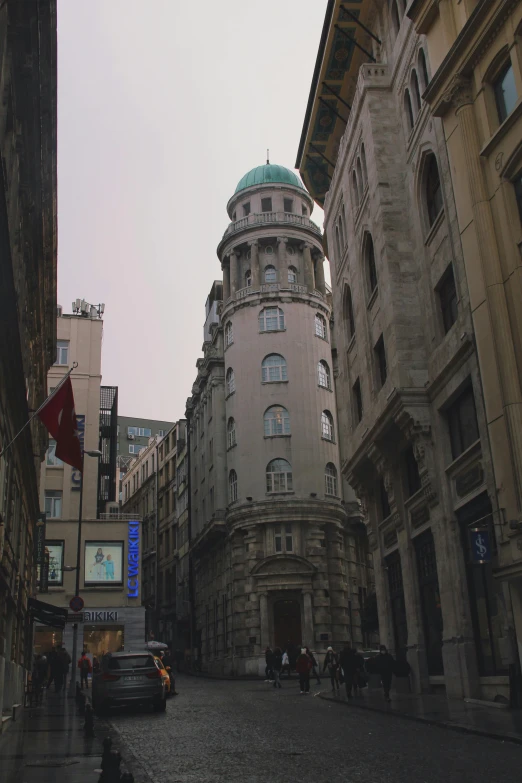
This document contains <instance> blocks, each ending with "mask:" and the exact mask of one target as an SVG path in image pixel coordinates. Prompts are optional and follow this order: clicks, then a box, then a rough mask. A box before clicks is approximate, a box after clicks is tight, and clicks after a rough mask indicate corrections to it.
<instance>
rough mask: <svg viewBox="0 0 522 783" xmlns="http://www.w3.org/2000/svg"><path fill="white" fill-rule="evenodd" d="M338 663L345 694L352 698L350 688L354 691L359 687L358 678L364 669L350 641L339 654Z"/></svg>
mask: <svg viewBox="0 0 522 783" xmlns="http://www.w3.org/2000/svg"><path fill="white" fill-rule="evenodd" d="M361 662H362V663H361ZM339 665H340V667H341V669H342V672H343V677H344V684H345V688H346V696H347V697H348V698H349V699H351V698H352V689H353V690H354V692H355V693H357V690H358V688H359V681H358V678H359V677H360V676H361V674H362V670H363V669H364V661H362V658H361V656H360V655H357V651H356V650H354V649H353V648H352V645H351V644H350V642H346V644H345V645H344V648H343V649H342V650H341V654H340V655H339Z"/></svg>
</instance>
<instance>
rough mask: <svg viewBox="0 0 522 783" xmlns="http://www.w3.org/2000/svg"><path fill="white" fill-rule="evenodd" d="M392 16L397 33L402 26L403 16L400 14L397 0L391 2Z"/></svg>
mask: <svg viewBox="0 0 522 783" xmlns="http://www.w3.org/2000/svg"><path fill="white" fill-rule="evenodd" d="M391 18H392V23H393V29H394V30H395V35H397V34H398V32H399V30H400V27H401V18H400V16H399V9H398V7H397V0H392V4H391Z"/></svg>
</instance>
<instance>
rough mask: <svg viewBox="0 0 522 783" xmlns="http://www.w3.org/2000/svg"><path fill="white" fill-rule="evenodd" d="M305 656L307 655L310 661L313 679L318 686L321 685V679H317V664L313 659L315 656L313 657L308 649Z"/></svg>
mask: <svg viewBox="0 0 522 783" xmlns="http://www.w3.org/2000/svg"><path fill="white" fill-rule="evenodd" d="M306 654H307V655H308V657H309V658H310V660H311V661H312V674H313V675H314V677H315V679H316V681H317V684H318V685H320V684H321V678H320V677H319V664H318V663H317V661H316V659H315V656H314V654H313V652H312V651H311V650H310V648H309V647H307V648H306Z"/></svg>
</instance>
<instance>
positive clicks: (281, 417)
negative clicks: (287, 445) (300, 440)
mask: <svg viewBox="0 0 522 783" xmlns="http://www.w3.org/2000/svg"><path fill="white" fill-rule="evenodd" d="M263 424H264V432H265V436H266V437H267V438H274V437H277V435H290V414H289V413H288V411H287V409H286V408H283V407H282V406H281V405H273V406H272V407H271V408H268V410H267V411H265V415H264V417H263Z"/></svg>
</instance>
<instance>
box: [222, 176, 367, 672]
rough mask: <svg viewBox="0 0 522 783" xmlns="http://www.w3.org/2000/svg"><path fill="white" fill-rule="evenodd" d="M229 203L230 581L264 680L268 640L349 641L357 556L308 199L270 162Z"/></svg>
mask: <svg viewBox="0 0 522 783" xmlns="http://www.w3.org/2000/svg"><path fill="white" fill-rule="evenodd" d="M227 210H228V214H229V217H230V219H231V221H232V222H231V223H230V225H229V226H228V228H227V230H226V231H225V234H224V236H223V239H222V240H221V242H220V243H219V246H218V249H217V253H218V256H219V259H220V261H221V267H222V271H223V304H222V311H221V319H220V320H221V326H222V328H223V349H224V375H225V400H224V405H225V425H226V476H227V482H228V505H227V508H226V514H225V523H226V530H227V537H228V541H229V546H230V555H231V558H230V560H231V564H232V567H229V571H228V577H227V579H228V581H229V582H230V584H229V586H228V588H227V589H228V590H229V598H230V600H231V601H232V605H231V612H232V615H233V617H232V621H231V622H232V624H233V632H232V633H233V639H231V644H232V645H233V647H234V650H235V651H236V658H235V664H234V666H235V671H236V672H237V673H245V672H255V673H256V674H257V673H258V671H259V670H260V668H261V669H262V668H264V653H263V651H264V649H265V647H266V646H267V645H270V646H271V647H274V646H279V647H283V648H284V647H285V646H286V645H287V642H288V641H290V642H291V643H292V644H293V645H295V646H296V647H298V646H299V645H300V644H301V643H303V644H307V645H309V646H310V647H311V648H312V649H315V650H318V651H323V650H325V649H326V647H327V646H328V645H329V644H332V643H333V644H340V643H342V642H343V641H345V640H346V639H350V638H351V630H353V629H352V628H351V618H350V616H349V605H350V598H351V595H350V593H351V590H352V588H351V587H350V585H352V584H354V583H355V582H356V579H355V578H354V577H353V573H352V571H351V568H352V566H353V567H355V565H354V564H355V557H353V556H352V555H351V554H350V553H353V546H352V543H353V538H351V534H350V533H349V532H348V527H349V521H348V516H347V513H346V510H345V505H344V503H343V500H342V488H341V479H340V476H341V470H340V464H339V449H338V446H337V426H336V415H335V411H336V402H335V387H334V382H333V368H332V348H331V340H330V314H331V312H330V304H329V296H328V293H327V290H326V286H325V280H324V272H323V261H324V256H323V249H322V244H321V231H320V229H319V228H318V227H317V226H316V225H315V224H314V223H313V222H312V221H311V219H310V215H311V213H312V210H313V201H312V198H311V197H310V195H309V194H308V192H307V191H306V189H305V188H304V186H303V184H302V183H301V181H300V179H299V178H298V177H297V176H296V175H295V174H294V173H293V172H292V171H290V170H289V169H286V168H284V167H282V166H276V165H273V164H269V163H267V165H264V166H258V167H257V168H255V169H252V171H249V172H248V174H246V175H245V176H244V177H243V178H242V179H241V180H240V181H239V183H238V186H237V188H236V190H235V193H234V195H233V196H232V198H231V199H230V201H229V202H228V206H227ZM350 561H353V563H352V565H350ZM354 605H355V604H354ZM229 626H230V622H229ZM229 630H230V629H229ZM355 641H358V639H356V640H355ZM214 668H216V667H214Z"/></svg>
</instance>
